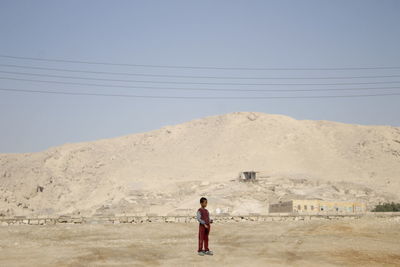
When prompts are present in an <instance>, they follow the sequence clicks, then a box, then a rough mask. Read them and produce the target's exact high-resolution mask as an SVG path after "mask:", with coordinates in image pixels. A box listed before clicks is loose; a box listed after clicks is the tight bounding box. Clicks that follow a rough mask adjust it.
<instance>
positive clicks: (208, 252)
mask: <svg viewBox="0 0 400 267" xmlns="http://www.w3.org/2000/svg"><path fill="white" fill-rule="evenodd" d="M204 254H205V255H210V256H212V255H214V253H213V252H212V251H211V250H207V251H204Z"/></svg>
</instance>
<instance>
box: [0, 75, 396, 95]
mask: <svg viewBox="0 0 400 267" xmlns="http://www.w3.org/2000/svg"><path fill="white" fill-rule="evenodd" d="M0 79H1V80H13V81H22V82H35V83H50V84H65V85H78V86H94V87H106V88H113V87H114V88H126V89H150V90H173V91H216V92H311V91H353V90H355V91H357V90H360V91H364V90H385V89H400V86H394V87H393V86H392V87H369V88H368V87H367V88H321V89H240V88H237V89H230V88H177V87H153V86H137V85H117V84H108V85H107V84H99V83H79V82H64V81H48V80H34V79H23V78H12V77H0Z"/></svg>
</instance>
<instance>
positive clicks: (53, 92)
mask: <svg viewBox="0 0 400 267" xmlns="http://www.w3.org/2000/svg"><path fill="white" fill-rule="evenodd" d="M0 91H5V92H23V93H40V94H57V95H76V96H103V97H125V98H152V99H199V100H200V99H203V100H207V99H208V100H211V99H221V100H229V99H231V100H233V99H236V100H244V99H304V98H355V97H378V96H400V93H385V94H365V95H325V96H322V95H319V96H257V97H246V96H244V97H229V96H221V97H218V96H212V97H208V96H155V95H130V94H102V93H76V92H67V91H46V90H23V89H9V88H0Z"/></svg>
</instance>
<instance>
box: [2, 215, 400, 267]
mask: <svg viewBox="0 0 400 267" xmlns="http://www.w3.org/2000/svg"><path fill="white" fill-rule="evenodd" d="M197 227H198V225H197V224H195V223H193V224H183V223H182V224H180V223H176V224H175V223H174V224H166V223H151V224H140V225H132V224H121V225H55V226H9V227H0V236H1V239H0V266H200V265H202V264H206V266H360V265H364V266H400V242H399V240H400V223H399V222H395V221H387V220H384V219H371V218H364V219H360V220H348V221H346V220H342V221H326V220H323V221H308V222H307V221H292V222H264V223H258V222H244V223H224V224H217V223H216V224H214V225H213V227H212V230H211V234H210V244H211V245H210V248H211V249H212V250H213V251H214V253H215V255H214V256H198V255H197V254H196V249H197V248H196V245H197ZM203 266H204V265H203Z"/></svg>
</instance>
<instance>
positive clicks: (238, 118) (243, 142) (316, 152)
mask: <svg viewBox="0 0 400 267" xmlns="http://www.w3.org/2000/svg"><path fill="white" fill-rule="evenodd" d="M243 170H256V171H261V176H263V179H262V181H260V182H259V183H255V184H243V183H239V182H236V181H232V180H233V179H235V178H236V177H237V175H238V173H239V172H240V171H243ZM399 190H400V128H398V127H390V126H362V125H350V124H343V123H336V122H329V121H308V120H295V119H292V118H290V117H287V116H281V115H270V114H264V113H252V112H251V113H250V112H249V113H248V112H239V113H230V114H226V115H221V116H212V117H207V118H203V119H198V120H194V121H190V122H187V123H184V124H180V125H175V126H168V127H164V128H161V129H159V130H155V131H151V132H147V133H140V134H133V135H128V136H123V137H118V138H113V139H107V140H98V141H94V142H87V143H76V144H65V145H62V146H58V147H52V148H49V149H48V150H46V151H43V152H38V153H29V154H0V213H2V214H8V215H10V214H29V213H40V214H43V213H45V214H52V213H79V212H80V213H81V214H89V213H90V214H92V213H106V212H127V213H159V214H166V213H174V212H175V213H179V212H185V211H191V209H194V210H195V209H196V207H197V202H198V197H199V196H201V195H207V196H209V198H210V199H212V200H213V203H212V204H211V207H210V208H217V207H218V208H219V209H220V210H222V211H224V210H225V211H227V212H232V213H235V212H237V213H240V212H263V211H264V210H265V205H266V204H267V203H268V202H269V201H277V200H278V199H289V198H292V197H304V198H305V197H322V198H333V199H358V200H359V199H361V200H365V201H367V202H369V203H370V204H371V205H372V204H373V203H376V202H379V201H385V200H393V199H397V197H398V196H397V195H396V193H397V192H398V191H399Z"/></svg>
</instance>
